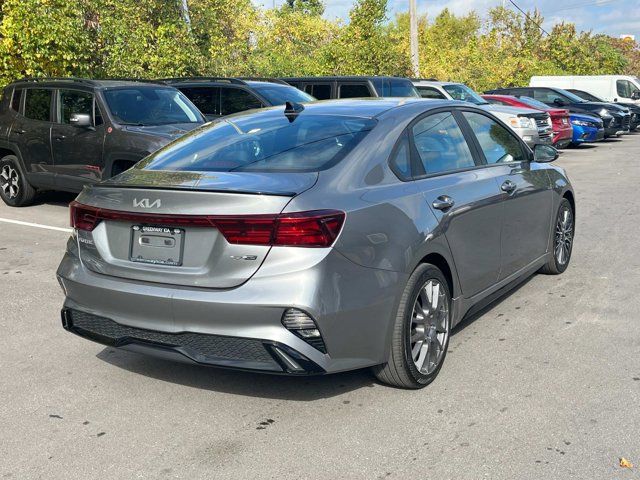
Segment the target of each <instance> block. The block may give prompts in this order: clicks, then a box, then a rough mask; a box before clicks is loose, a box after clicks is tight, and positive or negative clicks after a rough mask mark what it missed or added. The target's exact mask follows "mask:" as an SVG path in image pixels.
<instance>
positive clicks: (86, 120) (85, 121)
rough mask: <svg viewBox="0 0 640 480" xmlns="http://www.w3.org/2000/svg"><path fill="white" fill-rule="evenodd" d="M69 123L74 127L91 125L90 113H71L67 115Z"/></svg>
mask: <svg viewBox="0 0 640 480" xmlns="http://www.w3.org/2000/svg"><path fill="white" fill-rule="evenodd" d="M69 123H70V124H71V125H73V126H75V127H83V128H86V127H92V126H93V125H92V122H91V115H89V114H88V113H73V114H71V117H69Z"/></svg>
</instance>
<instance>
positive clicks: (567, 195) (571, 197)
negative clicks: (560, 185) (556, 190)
mask: <svg viewBox="0 0 640 480" xmlns="http://www.w3.org/2000/svg"><path fill="white" fill-rule="evenodd" d="M562 198H566V199H567V200H569V203H570V204H571V209H572V210H573V218H574V221H575V218H576V200H575V197H574V195H573V192H572V191H571V190H567V191H565V192H564V193H563V194H562Z"/></svg>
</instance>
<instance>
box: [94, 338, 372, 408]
mask: <svg viewBox="0 0 640 480" xmlns="http://www.w3.org/2000/svg"><path fill="white" fill-rule="evenodd" d="M96 357H97V358H98V359H100V360H102V361H105V362H107V363H109V364H111V365H113V366H116V367H118V368H122V369H124V370H127V371H129V372H132V373H137V374H139V375H144V376H145V377H150V378H155V379H156V380H161V381H163V382H170V383H174V384H178V385H184V386H187V387H192V388H198V389H200V390H210V391H215V392H223V393H231V394H234V395H245V396H250V397H263V398H272V399H282V400H293V401H297V402H309V401H313V400H319V399H322V398H330V397H334V396H336V395H342V394H345V393H348V392H351V391H353V390H359V389H361V388H365V387H373V386H374V385H375V384H376V383H377V382H376V380H375V377H374V376H373V374H371V373H370V372H369V371H368V370H366V369H365V370H355V371H353V372H346V373H335V374H331V375H317V376H306V377H294V376H283V375H270V374H264V373H252V372H245V371H239V370H224V369H220V368H215V367H206V366H200V365H191V364H186V363H179V362H171V361H168V360H162V359H158V358H155V357H149V356H145V355H142V354H137V353H133V352H127V351H124V350H118V349H114V348H105V349H104V350H102V351H101V352H100V353H98V354H97V355H96Z"/></svg>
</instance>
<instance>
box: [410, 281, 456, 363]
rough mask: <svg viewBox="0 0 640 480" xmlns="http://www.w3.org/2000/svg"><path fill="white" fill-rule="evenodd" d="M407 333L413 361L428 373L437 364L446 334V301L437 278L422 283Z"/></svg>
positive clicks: (444, 291) (447, 323)
mask: <svg viewBox="0 0 640 480" xmlns="http://www.w3.org/2000/svg"><path fill="white" fill-rule="evenodd" d="M410 335H411V337H410V345H411V358H412V360H413V363H414V364H415V366H416V368H417V369H418V371H419V372H420V373H422V374H424V375H429V374H430V373H432V372H433V371H434V370H436V368H438V366H439V365H440V362H441V361H442V359H443V357H444V352H445V346H446V344H447V339H448V337H449V301H448V298H447V294H446V290H445V289H444V287H443V286H442V285H441V284H440V282H439V281H438V280H436V279H429V280H428V281H427V282H426V283H425V284H424V286H423V287H422V288H421V289H420V293H419V294H418V298H416V301H415V302H414V304H413V310H412V316H411V333H410Z"/></svg>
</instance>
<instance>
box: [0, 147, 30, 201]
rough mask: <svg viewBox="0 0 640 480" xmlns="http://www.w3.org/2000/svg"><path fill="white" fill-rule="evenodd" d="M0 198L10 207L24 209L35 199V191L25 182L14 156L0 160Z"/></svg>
mask: <svg viewBox="0 0 640 480" xmlns="http://www.w3.org/2000/svg"><path fill="white" fill-rule="evenodd" d="M0 197H2V200H3V201H4V203H6V204H7V205H9V206H10V207H26V206H27V205H31V204H32V203H33V200H34V198H35V197H36V189H35V188H33V187H32V186H31V184H30V183H29V182H28V181H27V179H26V177H25V175H24V172H23V171H22V169H21V168H20V164H19V163H18V158H17V157H16V156H15V155H7V156H5V157H3V158H2V159H1V160H0Z"/></svg>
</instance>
